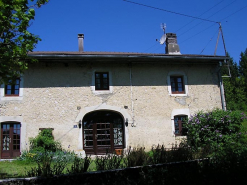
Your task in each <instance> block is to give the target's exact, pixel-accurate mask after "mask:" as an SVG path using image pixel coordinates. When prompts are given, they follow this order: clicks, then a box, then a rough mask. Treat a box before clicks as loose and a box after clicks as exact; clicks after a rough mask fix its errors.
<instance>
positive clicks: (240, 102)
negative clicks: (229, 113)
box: [221, 50, 247, 111]
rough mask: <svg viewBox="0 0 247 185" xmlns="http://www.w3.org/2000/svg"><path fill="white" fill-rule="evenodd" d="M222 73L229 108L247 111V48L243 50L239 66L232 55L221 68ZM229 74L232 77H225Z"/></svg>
mask: <svg viewBox="0 0 247 185" xmlns="http://www.w3.org/2000/svg"><path fill="white" fill-rule="evenodd" d="M228 56H229V54H228ZM229 70H230V74H229ZM221 74H222V76H223V84H224V91H225V98H226V106H227V109H228V110H242V111H247V50H246V51H245V52H241V54H240V61H239V66H238V65H237V63H236V62H234V61H233V59H232V58H231V57H230V59H229V61H228V64H227V65H223V67H222V68H221ZM229 75H231V77H230V78H229V77H224V76H229Z"/></svg>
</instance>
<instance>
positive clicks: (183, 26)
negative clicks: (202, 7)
mask: <svg viewBox="0 0 247 185" xmlns="http://www.w3.org/2000/svg"><path fill="white" fill-rule="evenodd" d="M223 1H224V0H222V1H220V2H219V3H217V4H216V5H214V6H212V7H211V8H209V9H208V10H207V11H205V12H203V13H202V14H201V15H199V17H201V16H202V15H204V14H205V13H207V12H209V11H210V10H212V9H213V8H215V7H216V6H217V5H219V4H220V3H222V2H223ZM193 21H194V20H192V21H190V22H189V23H187V24H185V25H184V26H182V27H181V28H179V29H178V30H177V31H176V32H175V33H177V32H178V31H180V30H181V29H182V28H185V27H186V26H188V25H189V24H190V23H192V22H193Z"/></svg>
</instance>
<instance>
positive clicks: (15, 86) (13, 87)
mask: <svg viewBox="0 0 247 185" xmlns="http://www.w3.org/2000/svg"><path fill="white" fill-rule="evenodd" d="M19 92H20V79H19V78H18V79H16V81H15V83H12V81H9V84H7V85H5V96H19Z"/></svg>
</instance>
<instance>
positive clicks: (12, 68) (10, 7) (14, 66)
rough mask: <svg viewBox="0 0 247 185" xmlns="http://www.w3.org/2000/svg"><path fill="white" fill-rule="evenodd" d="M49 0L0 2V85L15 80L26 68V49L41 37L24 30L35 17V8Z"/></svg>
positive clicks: (9, 0) (30, 49)
mask: <svg viewBox="0 0 247 185" xmlns="http://www.w3.org/2000/svg"><path fill="white" fill-rule="evenodd" d="M47 2H48V0H30V1H28V0H1V1H0V9H1V11H0V84H2V83H8V82H9V81H10V80H12V81H14V79H15V78H17V77H19V76H20V75H21V74H23V72H24V71H25V70H26V69H27V68H28V63H29V62H32V61H33V59H28V56H27V54H28V52H30V51H32V50H33V49H34V48H35V45H36V44H37V43H38V41H40V40H41V39H40V38H39V37H38V36H36V35H34V34H32V33H30V32H29V31H28V30H27V29H28V27H29V26H30V21H31V20H33V19H34V16H35V10H34V8H35V7H38V8H39V7H41V6H42V5H43V4H45V3H47Z"/></svg>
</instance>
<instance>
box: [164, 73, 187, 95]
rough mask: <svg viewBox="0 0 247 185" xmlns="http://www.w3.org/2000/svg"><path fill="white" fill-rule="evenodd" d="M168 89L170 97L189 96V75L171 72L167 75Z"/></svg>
mask: <svg viewBox="0 0 247 185" xmlns="http://www.w3.org/2000/svg"><path fill="white" fill-rule="evenodd" d="M167 87H168V93H169V95H170V96H188V89H189V88H188V80H187V75H186V74H185V73H184V72H183V71H170V72H169V73H168V75H167Z"/></svg>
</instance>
